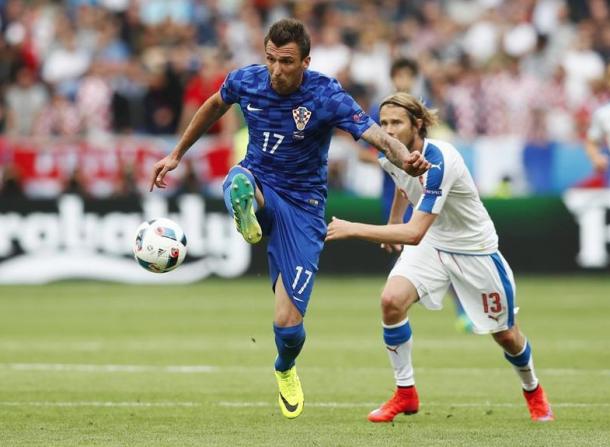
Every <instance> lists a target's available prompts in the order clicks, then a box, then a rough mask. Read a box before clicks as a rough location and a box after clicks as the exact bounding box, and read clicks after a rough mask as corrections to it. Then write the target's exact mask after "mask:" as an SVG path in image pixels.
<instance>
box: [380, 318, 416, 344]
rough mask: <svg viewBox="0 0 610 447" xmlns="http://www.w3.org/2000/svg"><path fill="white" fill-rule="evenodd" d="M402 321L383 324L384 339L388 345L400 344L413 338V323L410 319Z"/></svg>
mask: <svg viewBox="0 0 610 447" xmlns="http://www.w3.org/2000/svg"><path fill="white" fill-rule="evenodd" d="M405 321H406V322H404V321H401V322H400V323H398V324H388V325H386V324H384V325H383V340H384V341H385V344H386V345H388V346H398V345H401V344H403V343H404V342H406V341H409V339H410V338H411V335H412V332H411V323H409V320H408V319H407V320H405Z"/></svg>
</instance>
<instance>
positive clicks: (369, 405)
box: [218, 401, 610, 408]
mask: <svg viewBox="0 0 610 447" xmlns="http://www.w3.org/2000/svg"><path fill="white" fill-rule="evenodd" d="M218 405H219V406H221V407H237V408H254V407H274V406H276V405H277V404H276V403H275V402H231V401H221V402H218ZM305 405H306V406H307V407H314V408H362V407H366V408H375V407H378V406H379V402H306V403H305ZM524 405H525V404H522V403H519V404H517V403H502V402H499V403H491V402H459V403H453V404H449V403H441V402H423V403H422V407H449V408H454V407H455V408H458V407H459V408H471V407H472V408H478V407H483V408H489V407H493V408H516V407H519V408H521V407H523V406H524ZM552 406H553V407H558V408H588V407H602V408H606V407H610V403H606V402H602V403H594V402H592V403H585V402H560V403H553V404H552Z"/></svg>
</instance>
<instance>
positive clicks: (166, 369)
mask: <svg viewBox="0 0 610 447" xmlns="http://www.w3.org/2000/svg"><path fill="white" fill-rule="evenodd" d="M2 369H8V370H13V371H61V372H84V373H87V372H88V373H175V374H202V373H218V372H244V371H245V372H252V371H271V367H267V366H264V367H263V366H212V365H116V364H77V363H0V370H2ZM416 369H417V371H420V372H423V373H428V374H430V373H441V374H466V375H489V374H505V373H506V371H510V368H509V367H508V365H507V366H506V367H502V368H467V367H466V368H446V367H439V368H435V367H421V368H416ZM307 370H308V371H310V372H328V371H335V372H336V371H351V372H369V371H370V372H376V371H387V368H386V367H382V366H379V367H319V366H309V367H307ZM538 371H539V373H540V374H541V375H548V376H580V375H594V376H610V369H593V368H582V369H580V368H539V369H538Z"/></svg>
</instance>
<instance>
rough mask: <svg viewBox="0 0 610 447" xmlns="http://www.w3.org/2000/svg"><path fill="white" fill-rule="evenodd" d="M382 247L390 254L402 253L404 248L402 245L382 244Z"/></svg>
mask: <svg viewBox="0 0 610 447" xmlns="http://www.w3.org/2000/svg"><path fill="white" fill-rule="evenodd" d="M380 247H381V248H382V249H383V250H385V251H387V252H388V253H400V252H402V248H403V246H402V245H401V244H387V243H382V244H381V245H380Z"/></svg>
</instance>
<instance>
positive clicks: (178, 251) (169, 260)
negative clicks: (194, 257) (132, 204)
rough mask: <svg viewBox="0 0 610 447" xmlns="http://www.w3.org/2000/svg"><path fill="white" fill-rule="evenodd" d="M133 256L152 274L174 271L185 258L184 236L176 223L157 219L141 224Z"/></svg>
mask: <svg viewBox="0 0 610 447" xmlns="http://www.w3.org/2000/svg"><path fill="white" fill-rule="evenodd" d="M135 239H136V240H135V243H134V245H133V255H134V256H135V258H136V261H138V264H140V265H141V266H142V267H144V268H145V269H146V270H148V271H150V272H154V273H165V272H169V271H171V270H174V269H175V268H176V267H178V266H179V265H180V264H182V261H184V257H185V256H186V236H185V235H184V231H182V228H180V225H178V224H177V223H176V222H174V221H172V220H170V219H165V218H158V219H153V220H149V221H148V222H143V223H142V224H141V225H140V226H139V227H138V229H137V231H136V238H135Z"/></svg>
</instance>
